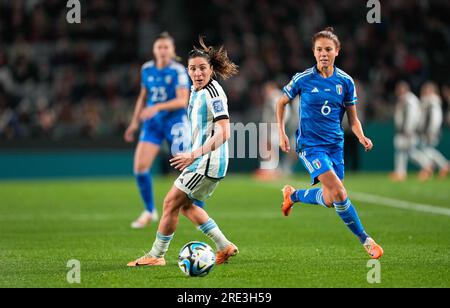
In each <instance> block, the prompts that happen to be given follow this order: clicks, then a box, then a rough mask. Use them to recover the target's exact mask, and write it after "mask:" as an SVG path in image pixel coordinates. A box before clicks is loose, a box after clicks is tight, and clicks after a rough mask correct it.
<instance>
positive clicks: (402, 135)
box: [390, 81, 432, 181]
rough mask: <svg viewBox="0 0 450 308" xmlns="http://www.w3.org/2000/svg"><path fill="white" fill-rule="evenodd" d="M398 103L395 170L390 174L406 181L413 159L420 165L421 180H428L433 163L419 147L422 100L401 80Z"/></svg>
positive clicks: (397, 179) (397, 91)
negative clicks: (409, 163) (410, 161)
mask: <svg viewBox="0 0 450 308" xmlns="http://www.w3.org/2000/svg"><path fill="white" fill-rule="evenodd" d="M395 95H396V96H397V105H396V108H395V116H394V117H395V127H396V130H397V133H396V135H395V139H394V147H395V160H394V164H395V170H394V172H393V173H392V174H391V175H390V177H391V179H392V180H393V181H404V180H405V179H406V177H407V174H408V161H409V159H411V160H412V161H413V162H414V163H416V164H417V165H418V166H420V168H421V171H420V173H419V179H420V180H423V181H424V180H427V179H428V178H429V177H430V176H431V174H432V169H431V164H430V160H429V159H428V158H427V156H426V155H425V154H424V153H423V152H422V151H421V150H420V149H419V136H418V132H419V130H420V125H421V121H422V110H421V108H420V101H419V99H418V98H417V96H415V95H414V94H413V93H412V92H411V89H410V87H409V85H408V84H407V83H406V82H405V81H400V82H399V83H397V85H396V87H395Z"/></svg>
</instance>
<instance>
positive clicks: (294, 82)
mask: <svg viewBox="0 0 450 308" xmlns="http://www.w3.org/2000/svg"><path fill="white" fill-rule="evenodd" d="M300 89H301V78H300V77H299V74H297V75H295V76H294V77H293V78H292V79H291V81H290V82H289V83H288V84H287V85H286V86H285V87H284V88H283V92H284V94H286V96H287V97H289V99H291V100H293V99H294V98H295V97H296V96H297V95H299V94H301V93H300Z"/></svg>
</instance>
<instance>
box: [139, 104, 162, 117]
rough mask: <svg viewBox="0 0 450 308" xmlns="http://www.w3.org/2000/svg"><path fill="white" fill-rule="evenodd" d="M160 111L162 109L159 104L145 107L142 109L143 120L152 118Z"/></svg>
mask: <svg viewBox="0 0 450 308" xmlns="http://www.w3.org/2000/svg"><path fill="white" fill-rule="evenodd" d="M159 111H160V109H159V106H158V105H153V106H150V107H146V108H144V110H142V112H141V116H140V118H141V121H146V120H150V119H151V118H153V117H154V116H155V115H156V114H157V113H158V112H159Z"/></svg>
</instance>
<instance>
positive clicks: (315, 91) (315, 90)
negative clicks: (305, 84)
mask: <svg viewBox="0 0 450 308" xmlns="http://www.w3.org/2000/svg"><path fill="white" fill-rule="evenodd" d="M311 93H319V89H317V88H316V87H314V89H312V91H311Z"/></svg>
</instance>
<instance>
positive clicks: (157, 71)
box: [124, 32, 201, 229]
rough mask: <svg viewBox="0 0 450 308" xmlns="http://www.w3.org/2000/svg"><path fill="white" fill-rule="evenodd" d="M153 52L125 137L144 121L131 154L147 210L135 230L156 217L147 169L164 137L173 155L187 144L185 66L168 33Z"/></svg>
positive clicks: (186, 80)
mask: <svg viewBox="0 0 450 308" xmlns="http://www.w3.org/2000/svg"><path fill="white" fill-rule="evenodd" d="M153 54H154V57H155V60H154V61H150V62H147V63H145V64H144V65H143V66H142V70H141V92H140V94H139V97H138V99H137V102H136V107H135V110H134V114H133V118H132V120H131V124H130V125H129V127H128V128H127V130H126V132H125V136H124V138H125V140H126V141H127V142H133V141H134V134H135V132H136V131H137V130H138V129H139V126H140V122H141V121H143V126H142V129H141V135H140V138H139V143H138V145H137V148H136V152H135V157H134V173H135V175H136V180H137V185H138V188H139V191H140V193H141V197H142V200H143V201H144V204H145V208H146V209H145V211H144V212H143V213H142V214H141V216H140V217H139V218H138V219H137V220H136V221H134V222H133V223H132V224H131V226H132V228H135V229H140V228H144V227H145V226H147V225H148V224H149V223H150V222H152V221H157V220H158V214H157V211H156V209H155V205H154V200H153V185H152V178H151V174H150V169H151V167H152V165H153V162H154V160H155V158H156V156H157V155H158V153H159V150H160V147H161V144H162V143H163V141H164V140H167V142H168V143H169V146H170V149H171V151H172V153H173V154H176V153H178V152H181V151H184V150H185V147H186V146H187V145H189V143H190V137H189V133H188V129H189V126H188V123H187V118H186V106H187V103H188V98H189V78H188V75H187V73H186V69H185V67H184V66H183V65H182V64H180V63H178V62H176V61H175V58H176V54H175V43H174V39H173V38H172V37H171V36H170V35H169V34H168V33H167V32H163V33H161V34H160V35H159V37H158V38H157V39H156V40H155V42H154V44H153ZM199 205H200V206H201V204H199Z"/></svg>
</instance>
